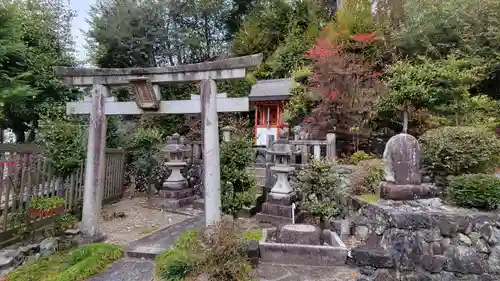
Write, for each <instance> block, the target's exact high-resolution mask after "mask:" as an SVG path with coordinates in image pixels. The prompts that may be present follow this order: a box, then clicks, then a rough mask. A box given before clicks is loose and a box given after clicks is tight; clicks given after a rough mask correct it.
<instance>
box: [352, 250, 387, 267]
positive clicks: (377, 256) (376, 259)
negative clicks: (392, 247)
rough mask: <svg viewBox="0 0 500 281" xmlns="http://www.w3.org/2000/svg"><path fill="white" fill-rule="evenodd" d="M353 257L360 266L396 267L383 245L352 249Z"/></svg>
mask: <svg viewBox="0 0 500 281" xmlns="http://www.w3.org/2000/svg"><path fill="white" fill-rule="evenodd" d="M351 257H352V259H353V260H354V263H355V264H356V265H358V266H371V267H375V268H391V267H394V261H393V259H392V257H391V256H390V255H389V253H388V252H387V251H386V250H385V249H383V248H382V247H380V246H378V247H368V246H365V245H363V246H359V247H356V248H353V249H352V250H351Z"/></svg>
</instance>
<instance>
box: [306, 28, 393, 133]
mask: <svg viewBox="0 0 500 281" xmlns="http://www.w3.org/2000/svg"><path fill="white" fill-rule="evenodd" d="M325 30H327V29H325ZM344 35H345V31H343V32H342V34H341V32H337V33H332V34H331V36H330V37H328V36H324V37H322V38H319V39H318V40H317V42H316V44H315V45H314V46H313V47H312V48H311V49H310V50H309V51H308V52H307V53H306V55H305V56H306V58H307V59H309V60H310V61H311V62H312V64H313V66H314V72H313V74H312V75H311V76H310V77H309V79H308V85H309V87H310V89H311V91H312V92H313V93H317V94H319V96H320V102H319V104H318V106H317V107H316V108H314V109H313V111H312V114H311V116H310V117H309V118H307V119H305V120H304V122H303V123H304V125H306V126H307V127H309V128H310V134H311V135H312V136H313V137H315V138H323V137H324V135H325V134H326V133H328V132H336V133H341V134H342V133H348V132H349V129H350V128H352V127H360V129H361V132H360V134H361V135H369V134H370V130H369V126H367V125H368V124H367V123H368V122H367V121H368V120H369V119H370V118H371V117H372V115H373V113H374V112H375V108H374V107H375V102H376V99H377V98H378V96H380V95H383V94H384V93H385V92H386V91H385V88H384V86H383V85H382V83H381V81H380V79H379V77H380V76H382V73H380V72H377V71H376V70H375V64H374V62H373V61H372V60H371V58H368V57H366V56H365V55H364V54H365V53H364V50H366V49H367V48H373V47H374V46H376V43H377V37H376V35H377V34H376V32H372V33H366V34H365V33H363V34H355V35H353V36H350V37H347V38H348V39H347V40H345V38H346V36H344ZM332 36H333V38H334V39H339V37H338V36H342V38H340V40H331V38H332ZM349 39H350V40H349ZM331 42H340V43H331Z"/></svg>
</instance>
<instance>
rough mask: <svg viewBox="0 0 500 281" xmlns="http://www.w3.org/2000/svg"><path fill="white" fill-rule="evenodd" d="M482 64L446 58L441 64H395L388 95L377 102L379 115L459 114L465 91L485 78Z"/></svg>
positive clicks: (427, 61)
mask: <svg viewBox="0 0 500 281" xmlns="http://www.w3.org/2000/svg"><path fill="white" fill-rule="evenodd" d="M485 71H486V70H485V68H484V64H483V61H482V60H481V59H478V58H459V57H457V56H453V55H450V56H448V57H446V58H445V59H441V60H430V59H428V58H426V57H420V58H419V60H414V61H406V62H397V63H395V64H394V65H392V66H391V67H390V68H389V69H388V74H387V75H388V78H387V81H386V82H387V83H386V84H387V87H388V88H389V90H390V95H389V96H388V97H387V98H384V99H381V100H380V102H379V110H380V111H382V112H383V111H392V110H395V109H396V108H398V107H400V109H401V108H404V109H407V108H416V109H430V110H435V111H448V112H451V113H452V114H455V115H457V116H458V115H460V114H461V109H462V102H463V100H464V99H466V98H468V97H469V95H470V94H469V90H470V88H471V87H472V86H474V85H476V84H477V83H478V82H479V81H480V80H481V78H483V77H484V75H485Z"/></svg>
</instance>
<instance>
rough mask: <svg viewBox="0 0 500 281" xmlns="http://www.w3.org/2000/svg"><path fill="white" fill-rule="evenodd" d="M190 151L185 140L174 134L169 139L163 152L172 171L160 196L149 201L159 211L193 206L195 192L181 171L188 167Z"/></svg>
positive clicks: (164, 183)
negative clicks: (187, 158) (187, 159)
mask: <svg viewBox="0 0 500 281" xmlns="http://www.w3.org/2000/svg"><path fill="white" fill-rule="evenodd" d="M189 151H190V149H189V148H188V147H187V146H186V145H184V138H183V137H181V136H179V134H177V133H176V134H174V135H172V136H171V137H168V138H167V144H166V145H165V147H164V148H163V150H162V152H163V155H164V158H165V165H166V166H167V167H168V168H169V169H170V170H171V171H172V172H171V173H170V176H169V177H168V178H167V179H166V180H165V181H164V182H163V186H162V188H161V189H160V190H159V192H158V196H157V197H155V198H150V199H149V205H150V206H151V207H154V208H158V209H177V208H179V207H182V206H185V205H188V204H191V203H192V202H193V200H194V196H193V190H192V189H191V188H189V186H188V182H187V180H186V178H184V176H183V175H182V173H181V170H182V169H183V168H184V167H186V166H187V162H186V161H185V159H186V157H187V155H186V154H187V153H188V152H189Z"/></svg>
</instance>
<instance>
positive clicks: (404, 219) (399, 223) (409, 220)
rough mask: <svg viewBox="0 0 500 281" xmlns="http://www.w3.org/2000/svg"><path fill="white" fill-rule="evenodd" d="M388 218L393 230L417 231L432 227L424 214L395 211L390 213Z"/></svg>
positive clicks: (428, 217)
mask: <svg viewBox="0 0 500 281" xmlns="http://www.w3.org/2000/svg"><path fill="white" fill-rule="evenodd" d="M390 216H391V220H392V222H393V225H394V227H395V228H400V229H407V230H419V229H428V228H431V226H432V221H431V218H430V216H429V215H428V214H426V213H425V212H404V211H395V212H391V214H390Z"/></svg>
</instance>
